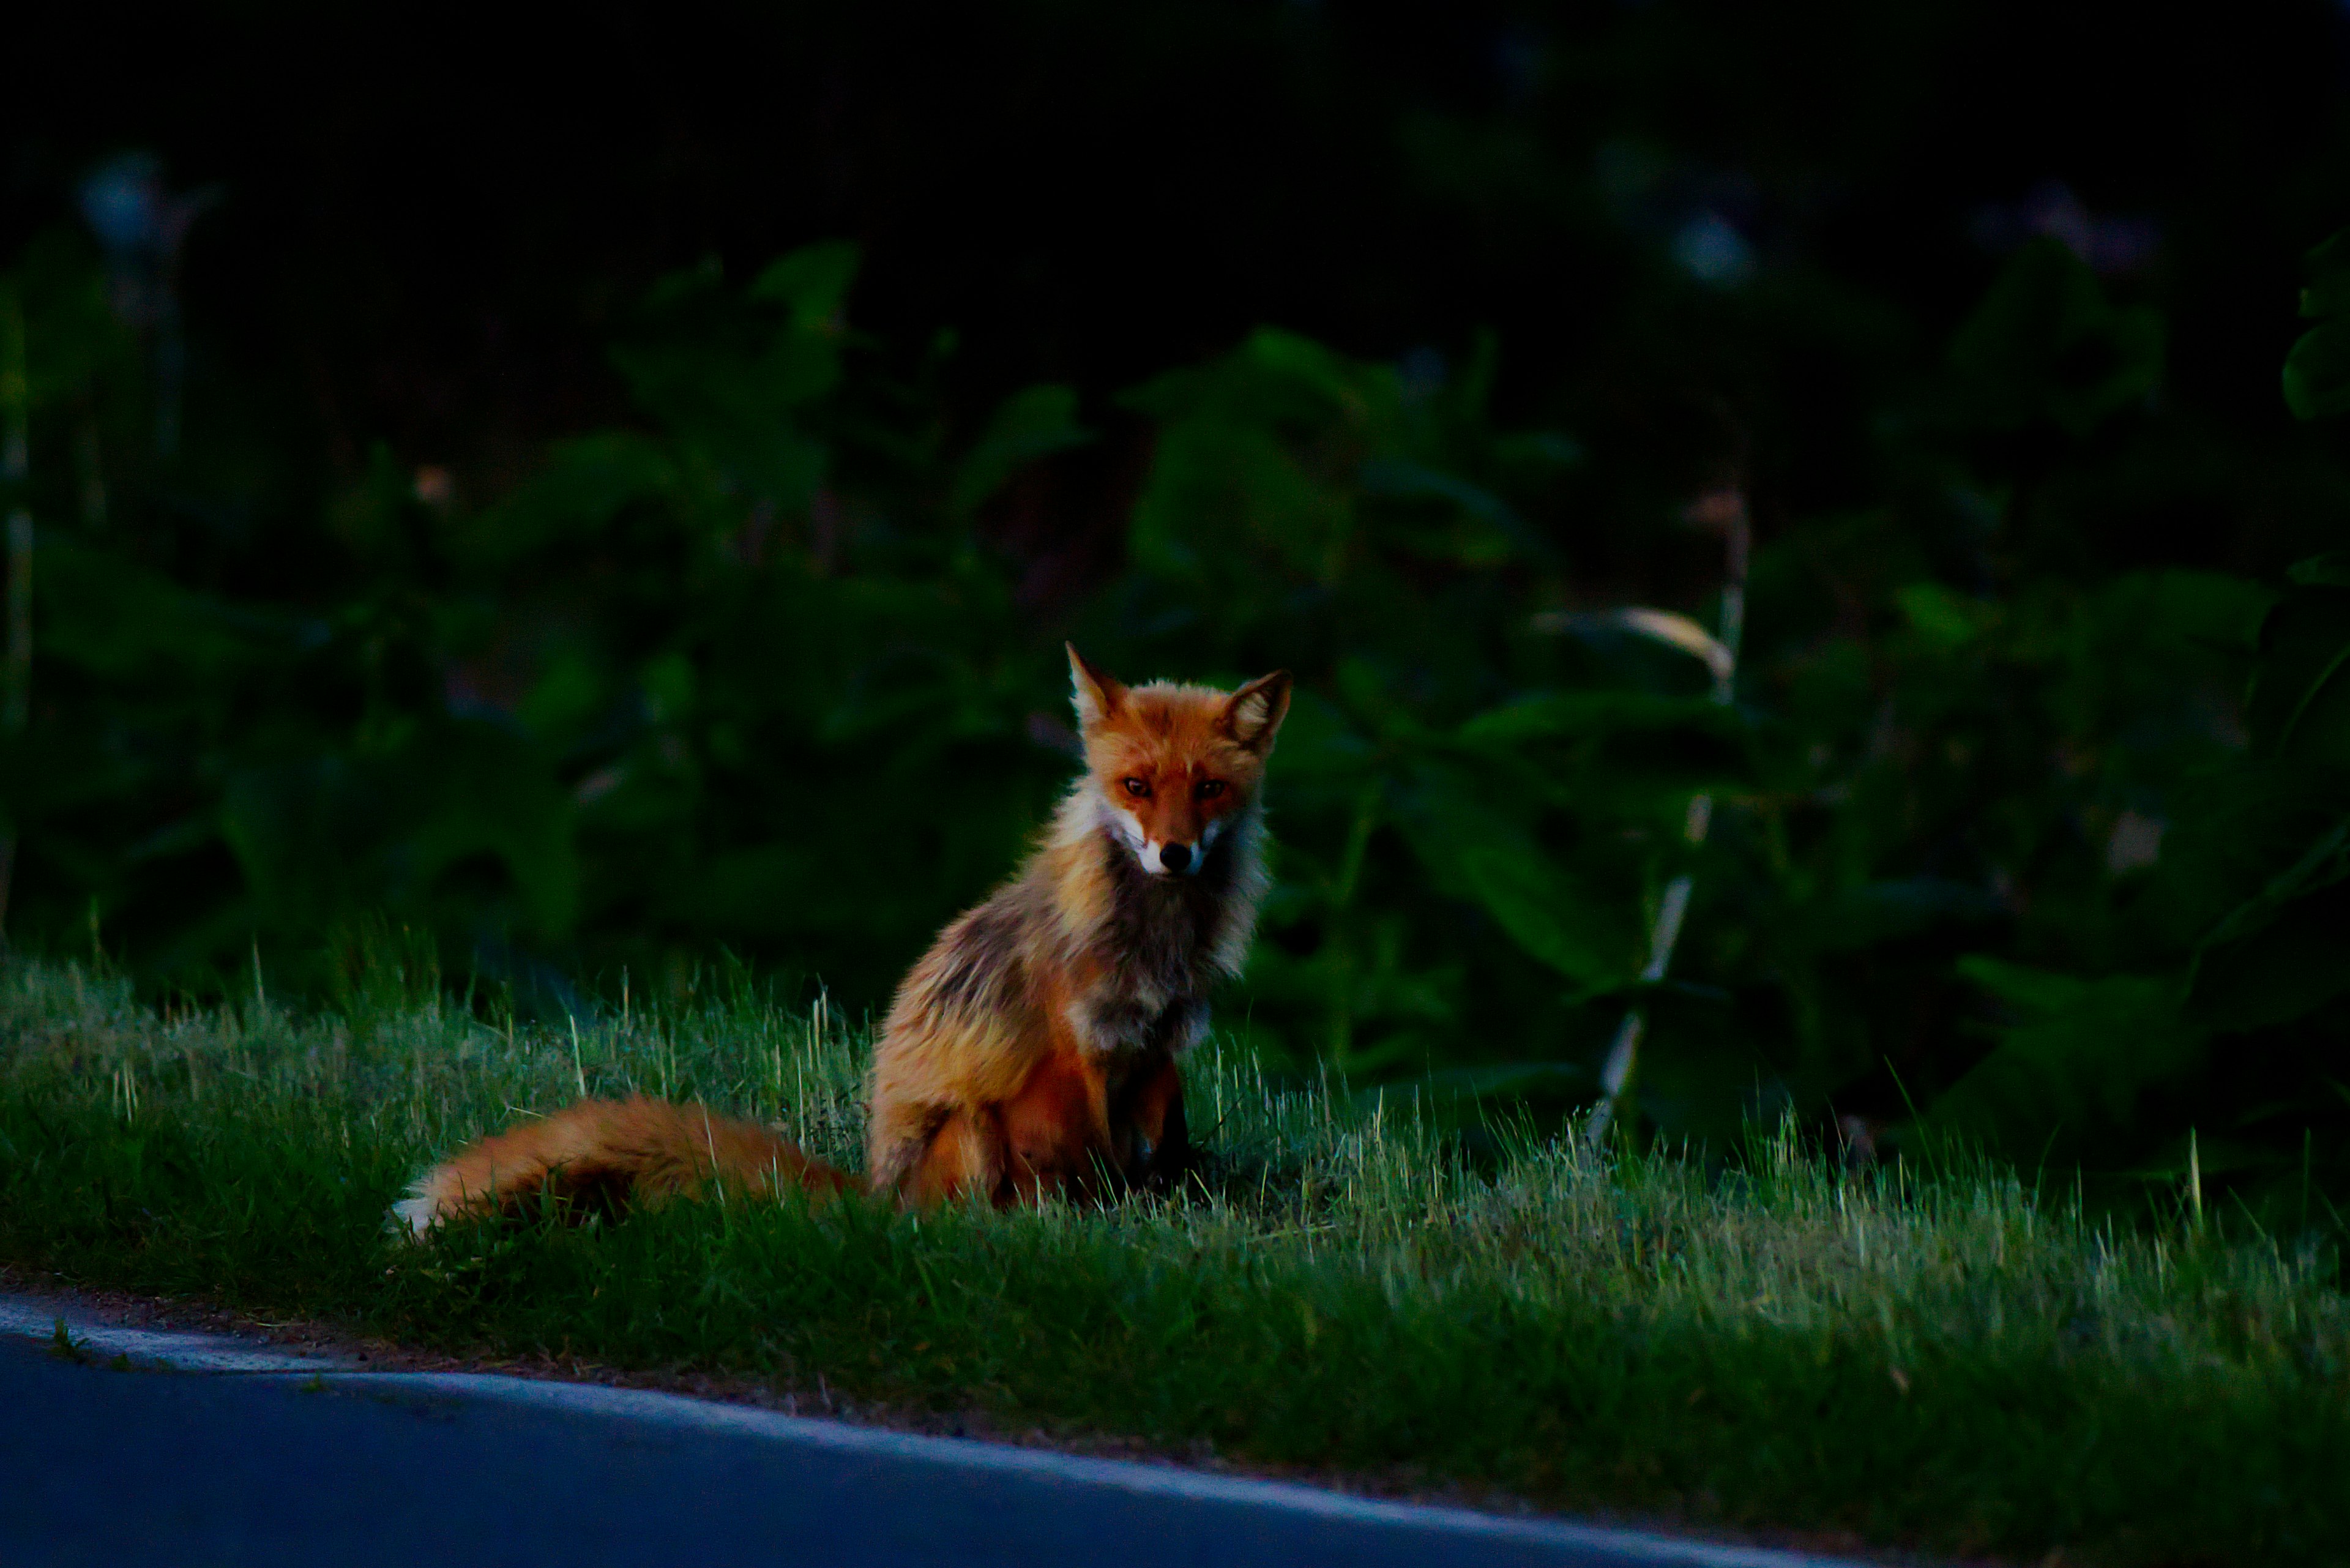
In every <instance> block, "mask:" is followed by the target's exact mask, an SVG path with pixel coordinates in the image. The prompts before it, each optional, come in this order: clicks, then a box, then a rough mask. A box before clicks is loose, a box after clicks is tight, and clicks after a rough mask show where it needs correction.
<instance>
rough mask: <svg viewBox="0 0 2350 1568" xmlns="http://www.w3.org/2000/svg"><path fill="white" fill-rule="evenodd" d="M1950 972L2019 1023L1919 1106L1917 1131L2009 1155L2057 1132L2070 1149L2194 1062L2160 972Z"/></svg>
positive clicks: (1995, 968) (1986, 967)
mask: <svg viewBox="0 0 2350 1568" xmlns="http://www.w3.org/2000/svg"><path fill="white" fill-rule="evenodd" d="M1958 968H1959V972H1960V974H1961V975H1964V976H1965V977H1966V978H1967V979H1969V980H1970V981H1974V982H1975V983H1976V984H1978V985H1980V986H1981V987H1982V988H1983V989H1984V990H1986V991H1988V992H1991V994H1992V995H1994V996H1996V997H1998V998H2000V999H2001V1000H2002V1001H2003V1002H2007V1003H2008V1004H2009V1005H2010V1007H2011V1008H2012V1009H2013V1010H2014V1011H2015V1012H2017V1013H2019V1014H2020V1015H2021V1016H2020V1017H2019V1018H2018V1019H2017V1020H2016V1022H2014V1023H2011V1024H2008V1025H2006V1026H2004V1027H2002V1029H2001V1030H2000V1031H1999V1044H1998V1045H1997V1046H1996V1047H1995V1048H1994V1049H1993V1050H1992V1051H1991V1054H1989V1055H1988V1056H1986V1057H1984V1058H1983V1059H1982V1060H1981V1062H1979V1063H1977V1064H1975V1065H1974V1067H1973V1068H1972V1069H1970V1071H1969V1072H1968V1073H1967V1074H1966V1075H1964V1076H1963V1077H1961V1078H1960V1080H1959V1081H1958V1082H1957V1083H1956V1084H1954V1085H1951V1087H1950V1089H1949V1090H1948V1091H1947V1092H1945V1093H1944V1094H1943V1095H1941V1096H1939V1098H1937V1099H1936V1100H1935V1101H1934V1103H1933V1104H1932V1106H1929V1107H1928V1110H1927V1113H1926V1116H1925V1120H1926V1123H1927V1125H1928V1126H1929V1127H1938V1128H1942V1129H1946V1130H1952V1131H1961V1132H1964V1133H1966V1134H1968V1135H1969V1136H1970V1137H1981V1138H1983V1139H1985V1140H1986V1141H1989V1142H1991V1143H1992V1144H1993V1146H1994V1147H1999V1148H2002V1149H2003V1150H2004V1151H2005V1152H2007V1153H2008V1154H2010V1155H2011V1156H2013V1157H2015V1158H2033V1157H2035V1156H2036V1155H2038V1154H2039V1153H2041V1152H2042V1151H2043V1150H2044V1149H2046V1148H2048V1147H2051V1145H2052V1143H2053V1142H2054V1140H2056V1139H2058V1138H2059V1137H2060V1136H2061V1137H2062V1138H2063V1139H2064V1144H2065V1145H2066V1146H2067V1147H2071V1148H2072V1149H2074V1150H2075V1151H2077V1150H2079V1149H2081V1148H2082V1147H2084V1146H2090V1147H2094V1146H2095V1145H2096V1144H2098V1143H2099V1142H2101V1141H2104V1140H2106V1139H2110V1138H2111V1137H2114V1136H2116V1134H2120V1133H2124V1132H2126V1131H2127V1130H2128V1129H2129V1128H2130V1127H2132V1126H2133V1125H2134V1124H2135V1122H2136V1121H2137V1115H2138V1106H2139V1102H2140V1100H2141V1099H2142V1098H2143V1096H2145V1095H2146V1094H2147V1091H2148V1090H2150V1089H2151V1088H2153V1087H2154V1086H2156V1085H2160V1084H2164V1083H2168V1082H2171V1081H2174V1080H2176V1079H2178V1078H2179V1077H2180V1076H2181V1075H2185V1074H2186V1073H2188V1072H2189V1070H2191V1069H2192V1068H2193V1067H2194V1066H2195V1065H2196V1064H2197V1063H2198V1062H2199V1060H2200V1059H2201V1057H2202V1054H2203V1050H2204V1033H2203V1031H2202V1030H2201V1029H2200V1028H2199V1027H2197V1026H2196V1025H2194V1024H2192V1023H2188V1022H2186V1021H2185V1020H2182V1019H2181V1018H2180V1017H2179V1015H2178V985H2177V983H2176V982H2175V981H2171V980H2169V979H2168V978H2166V977H2159V976H2145V975H2109V976H2105V977H2101V978H2096V979H2090V978H2085V977H2083V976H2078V975H2070V974H2061V973H2055V972H2052V971H2045V970H2034V969H2028V968H2026V967H2024V966H2023V965H2021V964H2014V963H2008V962H2004V961H2001V960H1998V959H1992V958H1987V957H1972V958H1966V959H1961V960H1960V961H1959V966H1958Z"/></svg>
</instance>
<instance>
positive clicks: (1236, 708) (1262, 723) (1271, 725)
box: [1223, 670, 1289, 756]
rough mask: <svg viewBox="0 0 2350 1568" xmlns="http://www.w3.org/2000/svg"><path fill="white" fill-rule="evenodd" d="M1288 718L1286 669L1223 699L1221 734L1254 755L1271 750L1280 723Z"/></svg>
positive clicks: (1262, 676) (1287, 677)
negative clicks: (1238, 743) (1228, 736)
mask: <svg viewBox="0 0 2350 1568" xmlns="http://www.w3.org/2000/svg"><path fill="white" fill-rule="evenodd" d="M1287 717H1289V671H1288V670H1274V672H1273V673H1272V674H1270V675H1260V676H1259V677H1257V678H1256V679H1255V680H1252V681H1250V682H1249V683H1248V684H1247V685H1245V686H1243V687H1242V688H1241V689H1240V690H1239V691H1235V692H1233V693H1232V695H1231V696H1230V697H1228V698H1226V699H1224V717H1223V726H1224V733H1226V734H1228V735H1230V736H1231V737H1232V739H1233V740H1235V741H1238V742H1240V743H1241V744H1242V745H1243V746H1245V747H1246V748H1247V749H1249V750H1250V751H1252V752H1254V753H1256V754H1257V755H1258V756H1263V755H1264V754H1265V753H1268V752H1270V751H1272V750H1273V738H1274V735H1276V734H1278V733H1279V732H1280V731H1281V722H1282V721H1283V720H1284V719H1285V718H1287Z"/></svg>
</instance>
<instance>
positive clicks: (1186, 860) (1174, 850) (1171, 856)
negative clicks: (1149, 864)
mask: <svg viewBox="0 0 2350 1568" xmlns="http://www.w3.org/2000/svg"><path fill="white" fill-rule="evenodd" d="M1159 864H1160V865H1161V866H1164V867H1167V869H1169V870H1170V871H1173V872H1176V873H1178V874H1179V875H1180V873H1182V872H1185V871H1188V870H1190V869H1191V846H1190V845H1188V844H1170V845H1168V846H1165V847H1164V848H1162V849H1160V850H1159Z"/></svg>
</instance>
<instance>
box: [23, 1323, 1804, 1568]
mask: <svg viewBox="0 0 2350 1568" xmlns="http://www.w3.org/2000/svg"><path fill="white" fill-rule="evenodd" d="M49 1310H50V1307H49V1303H28V1302H24V1301H13V1302H12V1301H9V1300H6V1299H0V1331H10V1332H0V1563H5V1564H7V1565H9V1568H34V1565H35V1564H52V1563H55V1564H67V1563H73V1564H80V1563H90V1564H100V1563H103V1564H107V1565H109V1568H133V1565H138V1564H148V1563H153V1564H170V1565H172V1568H208V1565H211V1564H222V1565H228V1564H234V1565H237V1568H260V1565H264V1564H273V1563H321V1564H334V1565H337V1568H343V1565H350V1568H358V1565H361V1564H370V1563H400V1564H424V1563H444V1562H446V1563H454V1562H459V1561H482V1560H489V1561H494V1562H496V1563H499V1564H500V1568H528V1565H530V1564H536V1563H550V1564H556V1563H559V1564H562V1565H563V1568H593V1565H595V1564H601V1563H616V1564H618V1563H626V1564H629V1568H665V1565H668V1564H681V1565H682V1564H691V1565H693V1568H725V1565H729V1564H734V1563H763V1564H769V1563H794V1564H799V1563H811V1564H814V1563H841V1564H856V1565H858V1568H868V1565H879V1564H894V1563H923V1564H942V1565H946V1564H951V1565H956V1568H961V1565H964V1564H971V1565H977V1564H989V1563H1006V1564H1010V1563H1018V1564H1022V1565H1024V1568H1036V1565H1039V1564H1043V1565H1046V1568H1063V1565H1074V1564H1082V1563H1115V1564H1118V1568H1154V1565H1157V1564H1162V1563H1164V1564H1173V1563H1213V1564H1216V1565H1218V1568H1253V1565H1255V1564H1273V1563H1282V1564H1290V1563H1332V1564H1342V1563H1460V1564H1474V1565H1479V1568H1483V1565H1488V1564H1491V1565H1493V1568H1500V1565H1503V1564H1535V1563H1541V1564H1552V1565H1557V1564H1575V1565H1577V1568H1629V1565H1633V1564H1638V1565H1640V1568H1667V1565H1672V1564H1686V1565H1688V1568H1796V1565H1797V1564H1801V1563H1812V1564H1818V1563H1823V1562H1824V1561H1825V1560H1823V1559H1816V1558H1812V1559H1806V1558H1801V1557H1797V1556H1794V1555H1791V1554H1786V1553H1780V1552H1762V1551H1751V1550H1746V1549H1741V1548H1733V1547H1720V1546H1711V1545H1707V1544H1703V1543H1700V1542H1681V1541H1677V1540H1673V1539H1670V1538H1666V1537H1659V1536H1652V1535H1646V1534H1641V1533H1638V1532H1619V1531H1612V1530H1601V1529H1596V1528H1591V1527H1584V1526H1577V1525H1573V1524H1568V1523H1562V1522H1557V1521H1530V1520H1506V1519H1498V1518H1493V1517H1491V1516H1487V1515H1481V1514H1475V1513H1470V1512H1466V1511H1460V1510H1450V1509H1430V1508H1416V1507H1408V1506H1404V1505H1399V1504H1392V1503H1382V1502H1374V1501H1365V1500H1358V1499H1352V1498H1347V1497H1344V1496H1341V1495H1339V1494H1335V1493H1330V1492H1325V1491H1320V1490H1315V1489H1310V1488H1305V1487H1295V1486H1285V1485H1278V1484H1274V1483H1267V1482H1262V1481H1253V1480H1241V1479H1237V1478H1226V1477H1221V1476H1208V1475H1201V1474H1198V1473H1196V1472H1192V1471H1187V1470H1182V1469H1174V1468H1171V1467H1164V1466H1153V1465H1130V1464H1121V1463H1115V1462H1112V1461H1107V1460H1099V1459H1069V1458H1067V1457H1065V1456H1060V1455H1055V1454H1048V1453H1044V1452H1040V1451H1037V1450H1033V1449H1014V1448H1006V1447H1003V1446H999V1445H993V1444H986V1443H979V1442H970V1441H962V1440H957V1439H951V1438H919V1437H910V1436H907V1435H904V1434H898V1433H889V1432H881V1431H875V1430H872V1429H869V1428H856V1427H850V1426H846V1425H843V1424H840V1423H835V1422H826V1421H815V1420H806V1419H801V1418H797V1417H785V1416H780V1415H775V1414H773V1413H770V1412H765V1411H760V1410H753V1409H747V1408H744V1407H737V1406H727V1405H717V1404H712V1403H709V1402H705V1401H700V1400H693V1399H687V1398H683V1397H677V1396H671V1395H662V1394H650V1393H643V1392H632V1391H628V1390H612V1389H604V1388H594V1387H587V1386H577V1385H568V1384H550V1383H543V1382H532V1381H527V1380H524V1379H516V1378H509V1377H496V1376H457V1375H424V1374H388V1373H380V1374H370V1373H364V1372H352V1371H346V1370H341V1369H339V1368H338V1364H337V1363H335V1362H333V1361H331V1360H329V1361H325V1362H319V1363H316V1364H315V1366H317V1370H316V1371H306V1370H298V1369H297V1370H286V1367H287V1366H289V1365H291V1364H290V1363H289V1361H288V1359H287V1357H286V1355H285V1354H284V1353H282V1352H277V1351H276V1350H274V1349H273V1348H272V1347H268V1346H265V1345H249V1344H244V1343H240V1342H237V1341H234V1340H228V1339H220V1338H214V1337H210V1336H206V1337H202V1338H200V1337H199V1336H190V1335H159V1334H139V1333H137V1332H133V1331H124V1330H119V1329H117V1330H109V1329H108V1328H106V1327H105V1326H104V1325H103V1324H88V1323H86V1324H79V1325H77V1326H76V1327H75V1328H74V1330H73V1337H75V1338H76V1339H78V1341H79V1342H80V1344H81V1345H82V1347H83V1348H82V1350H81V1353H80V1355H78V1357H66V1356H61V1355H57V1353H56V1352H55V1350H54V1349H53V1348H52V1347H51V1346H49V1345H46V1344H44V1343H43V1342H42V1341H41V1340H40V1339H37V1338H35V1337H32V1334H34V1333H35V1332H36V1331H37V1325H38V1324H43V1323H46V1322H47V1318H46V1317H44V1316H43V1315H42V1314H46V1313H47V1312H48V1311H49ZM117 1355H120V1356H121V1359H120V1360H119V1361H118V1360H117V1359H116V1357H117ZM109 1363H111V1364H112V1365H111V1366H110V1365H109ZM188 1367H197V1368H200V1370H184V1368H188ZM173 1368H181V1369H173Z"/></svg>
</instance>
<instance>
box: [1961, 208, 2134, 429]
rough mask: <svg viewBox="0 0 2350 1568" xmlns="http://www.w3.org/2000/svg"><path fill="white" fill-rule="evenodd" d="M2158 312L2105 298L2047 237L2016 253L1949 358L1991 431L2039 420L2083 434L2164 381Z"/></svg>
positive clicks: (2090, 276) (2082, 266) (2075, 260)
mask: <svg viewBox="0 0 2350 1568" xmlns="http://www.w3.org/2000/svg"><path fill="white" fill-rule="evenodd" d="M2163 338H2164V328H2163V321H2162V317H2161V315H2160V314H2159V313H2158V312H2157V311H2155V310H2153V309H2151V308H2148V307H2147V306H2116V305H2114V304H2112V303H2111V302H2110V301H2108V300H2107V299H2106V295H2105V290H2104V288H2103V287H2102V286H2099V284H2098V282H2097V278H2096V275H2095V273H2093V272H2091V271H2090V270H2089V268H2088V265H2087V264H2086V263H2085V262H2083V261H2082V260H2081V259H2080V257H2078V256H2076V255H2074V254H2073V253H2072V251H2070V250H2069V249H2067V248H2066V247H2065V246H2064V245H2063V244H2059V243H2058V242H2056V241H2055V240H2053V239H2043V240H2036V241H2034V242H2033V243H2032V244H2027V245H2025V246H2024V247H2023V248H2022V249H2021V250H2019V251H2017V252H2016V254H2015V255H2014V257H2013V258H2012V260H2011V261H2009V263H2008V264H2007V265H2006V267H2005V268H2004V269H2003V270H2002V272H2001V273H2000V275H1999V278H1998V280H1997V281H1996V282H1994V283H1993V284H1992V285H1991V291H1990V293H1989V294H1988V295H1987V296H1985V297H1984V299H1983V302H1982V304H1981V306H1978V307H1977V308H1976V310H1975V313H1974V314H1973V315H1972V316H1970V317H1968V319H1967V321H1966V323H1965V324H1964V325H1963V326H1962V327H1960V328H1959V331H1958V334H1957V336H1956V337H1954V338H1953V339H1952V340H1951V345H1950V359H1951V363H1952V365H1953V366H1954V368H1956V369H1958V371H1959V372H1960V376H1961V377H1962V378H1963V379H1965V380H1966V381H1967V382H1968V383H1969V385H1970V391H1971V394H1972V397H1973V400H1974V401H1975V404H1976V407H1977V409H1978V410H1979V411H1980V413H1981V416H1982V417H1984V418H1985V419H1986V420H1987V421H1989V422H1990V423H1991V424H1993V425H2002V426H2014V425H2020V424H2024V423H2027V422H2029V421H2036V420H2046V421H2050V422H2051V423H2054V424H2055V425H2057V426H2059V427H2061V428H2062V429H2064V430H2065V431H2069V432H2070V433H2072V434H2074V435H2076V436H2078V435H2085V434H2087V433H2088V432H2089V431H2091V430H2093V429H2095V427H2096V426H2097V425H2099V424H2102V423H2103V422H2104V421H2106V419H2108V418H2110V417H2111V416H2112V415H2114V414H2116V413H2117V412H2119V411H2120V410H2123V409H2125V408H2127V407H2129V406H2130V405H2132V404H2134V403H2140V402H2143V401H2144V400H2146V398H2147V396H2148V395H2149V394H2150V393H2152V392H2153V390H2154V389H2155V388H2156V387H2157V386H2158V385H2159V384H2160V382H2161V379H2162V361H2163Z"/></svg>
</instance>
